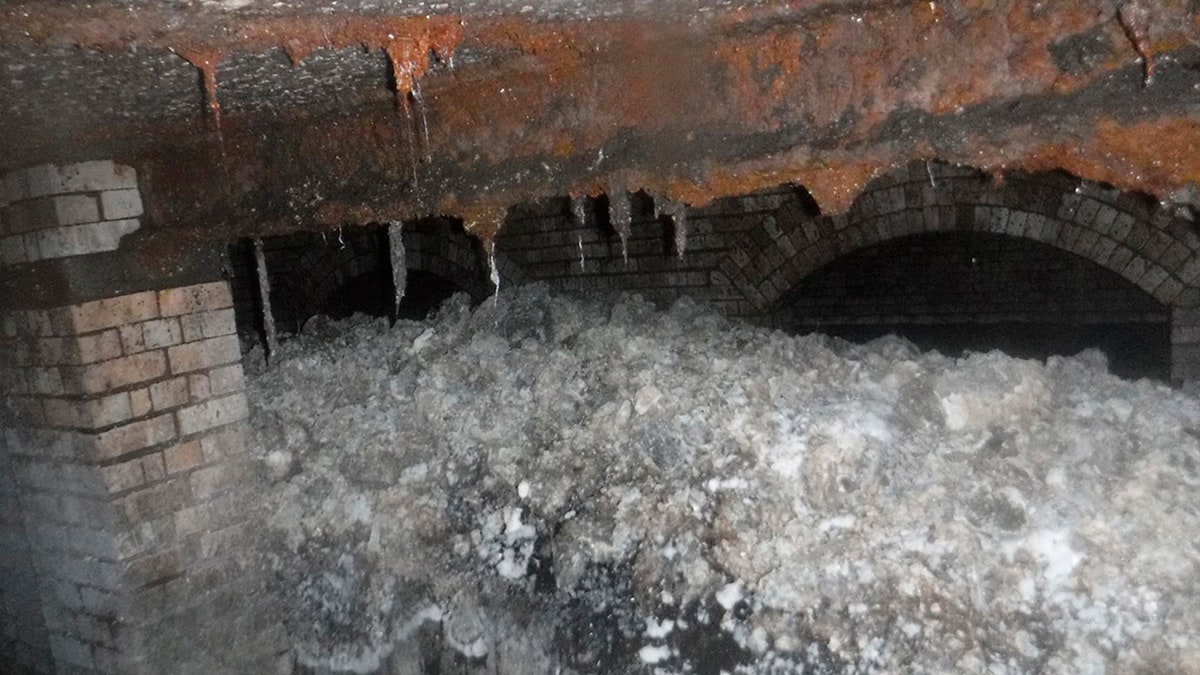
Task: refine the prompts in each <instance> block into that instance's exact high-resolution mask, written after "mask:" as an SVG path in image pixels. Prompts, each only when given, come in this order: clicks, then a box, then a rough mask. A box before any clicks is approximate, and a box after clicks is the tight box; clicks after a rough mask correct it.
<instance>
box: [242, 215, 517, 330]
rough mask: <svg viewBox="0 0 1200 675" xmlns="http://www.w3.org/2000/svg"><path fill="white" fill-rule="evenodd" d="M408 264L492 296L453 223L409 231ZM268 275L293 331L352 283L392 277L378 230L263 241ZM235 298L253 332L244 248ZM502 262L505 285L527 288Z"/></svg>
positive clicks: (251, 284)
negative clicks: (362, 277)
mask: <svg viewBox="0 0 1200 675" xmlns="http://www.w3.org/2000/svg"><path fill="white" fill-rule="evenodd" d="M403 232H404V235H403V236H404V248H405V263H406V266H407V267H408V269H410V270H420V271H424V272H429V273H431V274H434V275H436V276H439V277H441V278H443V279H446V280H449V281H452V282H454V283H455V284H456V285H458V286H459V287H460V288H461V289H462V290H463V291H465V292H466V293H467V294H469V295H470V296H471V297H472V299H474V300H480V299H482V298H484V297H486V296H487V295H488V294H489V293H491V290H492V286H491V283H490V281H489V279H488V276H489V275H488V270H487V267H486V264H485V259H484V257H483V251H482V249H481V247H480V245H479V243H478V241H477V240H476V239H475V238H474V237H471V236H470V235H468V234H467V233H466V232H465V231H464V230H463V228H462V225H461V224H460V223H458V222H457V221H454V220H448V219H432V218H431V219H426V220H424V221H418V222H413V223H409V224H406V225H405V227H404V230H403ZM263 243H264V248H265V253H266V258H267V269H268V271H269V273H270V281H271V297H272V312H273V314H274V316H275V320H276V322H277V323H279V324H280V325H281V326H284V327H286V328H287V329H289V330H292V329H298V328H299V326H300V325H302V324H303V323H304V321H305V320H307V319H308V318H309V317H311V316H313V315H314V314H316V313H317V312H319V311H320V310H321V309H322V308H323V307H324V306H325V305H326V303H327V302H328V301H329V299H330V298H331V297H332V296H333V294H334V293H336V292H337V291H338V289H339V288H341V287H343V286H344V285H345V284H346V283H348V282H350V281H351V280H353V279H355V278H356V277H358V276H360V275H364V274H368V273H374V274H382V275H383V276H385V277H387V276H390V274H391V270H390V263H389V261H388V252H387V240H386V235H385V234H384V232H382V231H381V230H380V229H379V228H348V229H346V230H345V231H343V232H341V233H333V232H326V233H324V234H323V235H322V234H316V233H311V232H309V233H300V234H295V235H286V236H283V237H276V238H271V239H266V240H264V242H263ZM233 260H234V269H233V271H232V272H233V281H232V286H233V293H234V296H235V298H236V299H237V303H236V306H237V311H238V325H239V326H241V327H242V330H243V331H244V332H246V333H247V334H249V333H251V332H252V331H253V327H254V326H256V325H257V324H258V317H257V316H256V312H257V309H256V306H257V297H258V285H257V284H258V282H257V279H256V276H255V271H254V267H253V259H252V256H251V255H250V253H249V250H248V249H246V248H245V246H244V245H242V246H241V248H240V249H239V250H238V251H236V252H235V253H234V256H233ZM496 264H497V267H498V268H499V271H500V274H501V277H502V278H503V279H504V280H505V283H509V282H511V283H521V282H523V281H524V280H525V277H524V273H523V272H522V270H520V269H519V268H516V267H515V266H513V265H512V264H511V263H510V262H509V261H507V260H506V259H505V258H504V256H502V255H501V254H499V253H498V254H497V256H496Z"/></svg>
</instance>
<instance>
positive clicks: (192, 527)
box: [175, 504, 212, 536]
mask: <svg viewBox="0 0 1200 675" xmlns="http://www.w3.org/2000/svg"><path fill="white" fill-rule="evenodd" d="M211 521H212V518H211V517H210V512H209V508H208V505H207V504H201V505H199V506H189V507H186V508H183V509H180V510H179V511H177V512H176V513H175V531H176V532H177V533H178V534H179V535H180V536H186V535H189V534H195V533H196V532H203V531H204V530H207V529H208V528H209V523H210V522H211Z"/></svg>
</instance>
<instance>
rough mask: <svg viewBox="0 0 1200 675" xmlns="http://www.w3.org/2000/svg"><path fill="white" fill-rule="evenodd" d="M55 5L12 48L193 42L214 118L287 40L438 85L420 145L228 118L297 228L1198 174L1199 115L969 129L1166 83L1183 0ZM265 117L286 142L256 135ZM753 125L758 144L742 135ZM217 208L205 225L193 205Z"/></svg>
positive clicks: (239, 152)
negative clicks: (611, 8)
mask: <svg viewBox="0 0 1200 675" xmlns="http://www.w3.org/2000/svg"><path fill="white" fill-rule="evenodd" d="M20 6H26V7H28V6H31V5H30V3H22V4H21V5H20ZM37 7H38V11H39V12H41V13H40V14H38V15H37V16H35V17H32V18H22V17H17V16H16V15H15V14H13V13H12V12H11V11H9V13H8V14H5V13H4V10H0V22H3V20H5V19H10V18H15V20H17V23H16V24H15V25H10V27H8V28H5V27H0V42H4V41H8V42H13V41H19V40H32V41H33V42H46V43H59V42H61V41H63V40H66V41H68V42H70V43H72V44H77V45H82V46H86V47H90V48H95V49H102V50H115V49H123V48H126V47H127V46H128V45H130V44H137V45H140V46H142V47H151V48H153V47H159V48H168V47H169V48H173V49H175V50H176V51H177V52H178V53H180V55H182V56H183V57H184V58H186V59H187V60H188V61H189V62H190V63H192V64H193V65H194V66H196V67H197V68H198V69H200V70H201V72H202V73H203V75H204V82H205V89H206V92H207V101H206V104H207V108H208V110H209V112H210V114H211V116H212V118H213V120H214V121H215V123H216V124H217V125H218V127H219V126H220V124H221V107H220V102H219V100H218V96H217V77H216V71H217V67H218V65H219V64H220V63H221V61H222V59H224V58H225V57H226V55H228V54H230V53H234V52H253V51H261V50H266V49H276V48H278V49H282V50H283V51H284V52H285V53H286V54H287V55H288V57H289V58H290V59H291V61H292V62H293V63H294V64H297V66H298V67H303V62H304V60H305V59H306V58H307V57H308V56H309V55H311V54H312V53H313V52H314V51H315V50H317V49H326V50H338V49H344V48H348V47H353V46H362V47H365V48H366V49H370V50H382V51H383V52H384V53H385V54H386V55H387V57H388V60H389V62H390V64H391V69H392V73H391V75H392V78H393V82H392V89H393V91H392V93H393V94H394V96H395V101H396V102H397V103H399V104H400V105H401V106H402V107H403V108H404V109H405V110H406V111H409V112H410V113H411V109H410V108H409V106H410V102H409V99H410V98H414V100H415V97H416V96H417V95H418V92H420V93H419V95H420V97H421V100H420V101H419V104H420V105H421V106H422V108H421V113H422V118H424V116H425V115H427V116H428V123H425V122H422V125H421V132H422V136H423V138H424V139H425V140H424V148H423V149H419V148H417V147H416V146H417V143H415V142H414V139H413V131H412V126H413V125H412V121H411V120H409V119H406V120H405V121H406V122H408V124H407V125H402V124H396V120H395V115H394V110H387V111H386V112H388V113H392V114H390V116H389V115H385V114H384V111H383V110H382V109H383V108H384V107H385V105H384V104H386V103H389V102H388V101H387V100H386V99H383V100H382V102H381V103H380V104H379V105H378V106H376V107H374V108H373V107H371V105H372V104H373V103H369V104H364V107H363V108H361V109H359V110H356V111H352V112H347V113H343V114H341V115H340V116H338V117H336V118H334V119H332V120H315V119H313V118H312V117H310V116H308V115H306V114H305V112H304V111H289V112H287V113H284V114H280V115H278V116H275V117H270V118H264V119H251V118H245V119H240V120H239V119H235V118H236V117H237V116H235V115H229V116H228V119H227V120H226V125H227V127H232V128H227V135H229V136H231V138H234V139H235V140H236V139H240V143H234V144H233V146H232V147H231V153H232V154H233V156H232V157H231V160H230V161H231V163H232V164H233V165H235V166H237V167H241V169H242V173H241V176H242V178H241V179H238V178H236V177H235V180H234V183H235V189H234V190H233V192H232V194H231V195H230V196H229V202H228V203H227V204H222V205H220V206H221V208H225V209H227V211H228V212H236V210H237V209H239V208H241V207H243V206H245V205H246V204H252V203H254V202H255V200H256V199H268V200H269V199H278V197H277V196H278V195H279V194H281V193H283V192H286V191H288V190H293V191H297V190H299V189H298V188H296V186H297V185H298V184H304V185H308V183H309V182H311V183H312V187H311V189H310V188H307V187H306V188H305V190H299V192H302V193H303V194H300V195H299V196H297V197H295V199H294V200H292V201H287V200H279V203H278V204H275V205H274V207H273V208H272V209H270V210H264V213H263V214H262V215H259V216H256V218H258V220H257V221H256V223H255V224H254V225H246V226H245V227H247V228H248V227H252V226H253V227H262V228H281V229H286V228H289V227H292V228H294V227H296V223H295V222H294V221H287V220H286V217H287V216H285V215H282V214H288V213H289V212H293V213H294V212H302V213H303V214H304V217H305V218H306V219H309V220H307V221H306V224H308V223H310V222H316V223H322V224H340V223H348V222H377V221H383V220H403V219H408V218H413V217H418V216H424V215H429V214H431V213H445V214H454V215H457V216H460V217H462V218H463V219H464V222H466V223H467V224H468V228H469V229H470V230H471V231H472V232H474V233H476V234H478V235H479V236H480V237H481V238H483V239H485V240H490V238H492V237H494V236H495V234H496V232H497V231H498V229H499V227H500V223H502V222H503V215H504V211H505V209H506V208H507V207H509V206H511V205H512V204H514V203H516V202H519V201H523V200H526V199H532V198H538V197H546V196H552V195H562V194H571V195H576V196H578V195H584V194H587V195H593V196H594V195H599V194H601V193H603V192H605V191H606V188H607V186H609V185H614V184H620V185H625V186H627V187H628V189H629V190H632V191H636V190H646V191H647V192H650V193H652V194H655V195H659V196H662V197H663V198H667V199H670V200H673V201H676V202H681V203H687V204H690V205H692V206H702V205H704V204H707V203H709V202H711V201H712V200H714V199H717V198H720V197H727V196H733V195H739V194H746V193H749V192H753V191H755V190H757V189H761V188H764V187H770V186H773V185H778V184H781V183H796V184H800V185H803V186H804V187H806V188H807V189H808V190H809V192H810V193H811V194H812V195H813V197H814V198H815V199H816V200H817V202H818V203H819V205H820V206H821V208H822V210H823V211H824V212H826V213H837V212H840V211H843V210H845V209H846V208H848V207H849V205H850V202H851V201H852V200H853V199H854V198H855V196H856V195H857V194H859V192H860V191H861V190H862V188H863V186H865V185H866V184H867V183H868V182H869V181H870V180H871V178H873V177H874V176H875V175H877V174H878V173H879V172H881V171H886V170H887V169H888V168H889V167H892V166H897V165H901V164H904V163H906V162H908V161H909V160H921V159H935V158H938V159H945V160H947V161H953V162H958V163H962V164H968V165H972V166H977V167H979V168H983V169H990V170H995V171H1003V170H1015V169H1022V168H1023V169H1028V170H1045V169H1052V168H1061V169H1065V170H1067V171H1071V172H1073V173H1076V174H1078V175H1080V176H1082V177H1086V178H1090V179H1093V180H1101V181H1105V182H1109V183H1112V184H1114V185H1118V186H1120V187H1122V188H1124V189H1129V190H1140V191H1145V192H1150V193H1154V194H1159V195H1163V194H1167V193H1169V192H1170V190H1171V189H1173V188H1174V187H1176V186H1178V185H1179V184H1181V183H1184V182H1189V181H1196V180H1197V177H1198V174H1200V170H1198V167H1200V152H1198V149H1200V146H1198V143H1197V138H1198V137H1200V132H1198V131H1197V120H1196V119H1195V118H1194V117H1173V116H1170V115H1164V116H1160V117H1155V118H1153V119H1143V120H1140V121H1138V122H1135V123H1125V122H1120V121H1118V120H1116V119H1115V118H1113V117H1111V116H1108V117H1105V116H1103V115H1099V116H1089V113H1088V112H1087V111H1081V112H1080V114H1079V116H1078V119H1074V120H1069V121H1067V122H1063V123H1062V125H1061V126H1060V127H1059V128H1056V129H1053V130H1047V129H1040V128H1032V127H1030V126H1025V122H1024V121H1016V120H1014V121H1012V122H1011V126H1007V127H1006V126H1004V124H1005V123H1002V124H1001V125H1000V127H999V128H996V129H991V128H988V129H972V128H959V127H955V126H954V124H955V123H954V121H953V120H954V119H955V117H956V116H957V115H959V114H960V113H962V112H964V111H970V110H972V109H976V108H980V107H985V106H989V105H994V104H996V103H1002V102H1005V101H1008V100H1016V99H1019V98H1021V97H1047V96H1063V95H1066V94H1070V93H1072V92H1077V91H1080V90H1082V89H1084V88H1085V87H1087V86H1089V85H1092V84H1095V83H1096V82H1097V81H1098V80H1099V79H1100V78H1103V77H1105V76H1107V75H1109V74H1111V73H1112V72H1113V71H1114V70H1116V69H1118V68H1121V67H1126V66H1128V65H1129V62H1130V59H1131V58H1132V57H1133V54H1134V53H1135V52H1136V54H1138V55H1140V56H1141V57H1142V58H1143V60H1144V63H1145V64H1146V78H1147V80H1148V81H1149V80H1150V79H1152V76H1153V74H1154V57H1155V55H1159V56H1160V57H1161V55H1162V54H1164V53H1165V52H1169V51H1171V50H1175V49H1179V48H1180V47H1181V46H1184V45H1188V44H1192V43H1193V41H1195V40H1196V39H1197V36H1198V34H1200V31H1198V26H1200V24H1198V23H1197V18H1196V17H1195V16H1194V14H1193V13H1192V10H1191V8H1190V5H1189V4H1188V2H1187V0H1135V1H1132V2H1129V3H1126V4H1123V5H1121V6H1120V7H1119V8H1118V7H1117V6H1114V5H1113V3H1112V2H1110V1H1109V0H1080V1H1079V2H1045V1H1044V0H1042V1H1038V0H962V1H961V2H948V1H946V2H907V3H898V2H887V3H854V4H852V6H848V7H842V6H840V5H835V4H834V3H830V2H794V3H782V4H779V5H775V6H772V7H770V8H767V9H760V10H750V9H743V10H739V11H731V12H729V13H726V14H724V15H722V16H719V17H717V18H715V19H711V20H708V19H705V20H701V19H693V20H686V21H685V20H667V19H663V20H652V19H646V18H644V17H643V18H638V19H630V18H627V17H626V18H610V19H597V20H594V21H566V20H558V21H531V20H525V19H520V18H512V17H471V18H470V21H469V22H468V23H467V24H466V25H464V21H463V19H462V18H461V17H458V16H451V15H436V16H431V17H425V16H415V17H414V16H395V15H389V14H386V13H380V14H372V15H348V14H336V15H330V16H314V15H305V14H301V13H294V12H283V13H279V14H272V15H263V16H258V15H250V16H245V15H243V16H239V17H238V18H237V20H236V23H234V20H233V19H228V18H222V17H221V16H220V15H209V14H202V13H201V14H196V15H195V16H194V17H193V18H192V20H191V22H190V23H187V25H186V27H184V28H177V29H166V28H162V26H165V25H168V24H167V23H165V22H164V23H160V24H158V25H156V24H155V23H154V21H155V20H156V19H162V18H164V17H165V16H167V15H166V14H163V13H156V12H154V11H147V12H146V13H145V14H144V15H142V14H139V16H138V17H137V19H136V20H135V21H132V22H131V21H129V20H128V16H127V14H120V15H118V14H106V13H105V12H104V11H102V10H96V11H95V12H94V13H92V14H88V15H85V16H83V17H82V18H78V17H76V19H77V20H75V19H72V20H67V19H68V13H67V12H66V11H65V10H62V9H56V8H55V7H54V6H53V5H51V4H39V5H37ZM118 19H119V20H118ZM121 22H123V23H121ZM14 31H20V32H23V33H28V36H23V35H22V36H18V35H16V33H15V32H14ZM1083 34H1089V35H1090V34H1095V35H1098V36H1099V39H1100V40H1101V41H1104V40H1107V41H1108V43H1109V44H1111V45H1113V46H1115V47H1116V49H1113V50H1112V53H1111V54H1109V55H1107V56H1105V57H1104V59H1103V60H1102V62H1100V63H1096V64H1092V65H1090V66H1089V68H1088V69H1087V70H1086V71H1084V72H1064V70H1063V69H1062V68H1061V67H1060V66H1059V65H1058V64H1056V62H1055V59H1054V57H1053V54H1052V50H1051V46H1052V45H1054V44H1055V43H1056V42H1057V41H1059V40H1060V39H1062V38H1064V37H1065V36H1073V35H1083ZM465 46H469V47H470V48H471V50H472V52H473V53H475V54H481V55H484V56H483V57H481V58H478V59H475V60H473V62H472V63H469V64H462V65H460V66H459V67H457V68H456V69H455V71H454V74H453V76H452V77H451V76H449V75H447V74H446V73H445V71H442V70H439V69H435V68H433V66H434V60H435V59H443V60H449V58H450V57H451V56H452V55H453V54H454V53H455V51H456V50H457V49H459V48H461V47H465ZM1130 46H1132V51H1131V50H1130ZM1160 60H1161V59H1160ZM381 84H382V83H381ZM418 87H420V89H418ZM381 93H382V94H384V95H385V96H386V92H381ZM1138 93H1139V92H1133V93H1131V94H1130V100H1136V99H1135V97H1136V95H1137V94H1138ZM898 112H912V113H919V114H921V115H927V116H934V117H938V118H940V120H939V121H945V122H946V126H947V127H950V128H952V129H955V131H953V132H952V133H950V134H947V135H944V136H941V137H930V138H926V137H913V138H901V139H899V140H895V138H896V137H895V135H893V136H890V137H889V138H892V139H893V140H891V141H888V142H882V141H879V140H878V138H880V137H881V131H880V130H881V128H882V127H883V126H884V125H886V124H887V123H888V122H889V120H891V119H894V117H895V116H896V114H897V113H898ZM256 125H257V126H256ZM1018 125H1021V126H1018ZM276 127H279V130H278V132H276ZM263 129H267V130H269V131H270V132H271V134H272V135H271V139H270V140H267V141H262V142H259V141H258V140H256V139H257V134H260V133H261V132H262V130H263ZM406 131H407V135H406V133H405V132H406ZM181 135H182V134H181ZM163 137H164V138H165V139H168V140H174V138H173V137H170V136H168V135H167V134H166V133H165V132H164V135H163ZM751 140H752V141H754V142H755V143H757V145H754V146H753V147H751V148H749V149H745V148H743V147H742V146H743V144H745V145H747V146H748V145H749V144H750V141H751ZM163 145H164V146H168V145H170V143H168V142H167V141H164V142H163ZM418 150H422V152H420V153H419V154H420V155H421V161H423V162H425V163H426V164H428V165H429V166H428V167H427V168H423V169H422V174H423V176H426V175H427V176H431V177H433V178H431V179H430V180H428V181H423V183H425V184H422V185H413V184H412V183H413V182H414V181H412V180H411V174H414V173H415V169H414V168H413V167H414V166H415V163H416V162H417V161H418V160H417V155H418ZM717 158H719V159H717ZM142 161H143V162H144V163H148V164H149V165H150V166H151V167H152V168H157V169H159V171H157V175H160V176H162V175H168V174H169V175H171V176H172V178H171V179H170V180H169V181H168V180H166V179H162V180H161V181H160V183H159V184H158V186H157V189H158V190H160V191H162V192H163V194H167V195H170V196H171V197H172V198H177V200H178V202H179V203H180V204H181V206H180V207H178V210H177V211H175V212H174V213H172V212H170V210H169V209H168V208H167V207H164V209H165V210H164V211H163V214H164V215H163V216H162V220H164V221H172V222H173V221H174V220H180V221H184V220H186V219H187V218H188V217H191V218H194V219H195V221H197V222H200V221H205V222H211V220H212V219H211V218H209V217H208V215H209V214H210V212H211V209H215V208H217V207H216V206H213V207H211V209H210V208H207V207H205V206H204V205H203V201H202V200H201V198H199V197H196V196H195V195H201V194H206V187H207V186H206V184H205V183H206V181H207V180H208V178H205V179H204V180H197V179H196V178H195V177H194V176H192V175H184V174H185V172H176V173H175V174H171V172H170V171H169V170H164V167H165V166H166V165H168V164H170V163H172V162H178V161H179V160H178V159H177V158H176V157H175V156H173V155H170V156H168V155H164V156H161V157H155V158H152V159H145V158H143V160H142ZM213 180H216V179H213ZM192 183H195V185H193V184H192ZM289 199H291V198H290V197H289ZM163 201H169V200H163ZM198 204H199V205H202V206H201V207H200V214H201V215H203V216H204V217H203V218H202V217H200V215H187V214H182V212H183V211H185V210H187V209H190V208H193V207H196V205H198ZM181 214H182V215H181ZM172 216H175V217H174V218H173V217H172ZM292 217H295V216H292ZM196 227H200V226H199V225H197V226H196ZM221 234H224V233H221Z"/></svg>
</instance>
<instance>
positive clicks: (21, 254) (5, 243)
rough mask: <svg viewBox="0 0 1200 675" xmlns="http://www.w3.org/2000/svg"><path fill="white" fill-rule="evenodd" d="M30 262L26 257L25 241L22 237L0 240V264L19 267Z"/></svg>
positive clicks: (16, 236)
mask: <svg viewBox="0 0 1200 675" xmlns="http://www.w3.org/2000/svg"><path fill="white" fill-rule="evenodd" d="M28 260H29V258H28V256H26V255H25V240H24V239H23V238H22V237H21V236H20V235H15V236H11V237H5V238H3V239H0V263H3V264H5V265H18V264H20V263H23V262H27V261H28Z"/></svg>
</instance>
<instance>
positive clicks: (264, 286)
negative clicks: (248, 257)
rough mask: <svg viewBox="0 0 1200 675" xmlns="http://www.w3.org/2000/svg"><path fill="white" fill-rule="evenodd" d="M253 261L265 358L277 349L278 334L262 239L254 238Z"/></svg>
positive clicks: (276, 351)
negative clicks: (264, 340)
mask: <svg viewBox="0 0 1200 675" xmlns="http://www.w3.org/2000/svg"><path fill="white" fill-rule="evenodd" d="M254 263H255V267H256V268H257V272H258V297H259V300H261V301H262V321H263V336H264V337H265V338H266V341H267V345H266V347H267V358H268V359H270V358H272V357H274V356H275V354H276V353H278V351H279V336H278V334H277V333H276V332H275V315H274V314H272V313H271V281H270V278H269V276H268V275H267V257H266V254H264V253H263V243H262V239H255V240H254Z"/></svg>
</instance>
